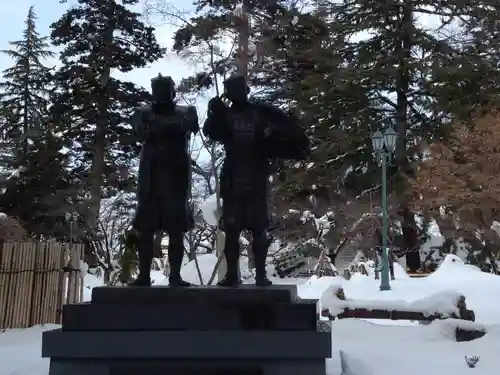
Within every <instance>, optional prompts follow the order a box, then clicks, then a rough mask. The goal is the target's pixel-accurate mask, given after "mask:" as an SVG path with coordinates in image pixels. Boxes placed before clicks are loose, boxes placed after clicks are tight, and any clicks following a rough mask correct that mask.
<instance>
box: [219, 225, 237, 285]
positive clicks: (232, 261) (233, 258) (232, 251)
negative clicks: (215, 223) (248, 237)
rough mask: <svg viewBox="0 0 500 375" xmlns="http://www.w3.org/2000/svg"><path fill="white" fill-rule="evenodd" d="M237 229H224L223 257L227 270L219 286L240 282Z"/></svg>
mask: <svg viewBox="0 0 500 375" xmlns="http://www.w3.org/2000/svg"><path fill="white" fill-rule="evenodd" d="M239 234H240V233H239V231H232V230H228V229H226V241H225V244H224V257H225V258H226V263H227V271H226V276H225V277H224V278H223V279H222V280H220V281H219V282H218V283H217V285H219V286H232V287H235V286H238V285H240V284H241V279H240V275H239V272H238V269H239V259H240V242H239Z"/></svg>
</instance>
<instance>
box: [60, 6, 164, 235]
mask: <svg viewBox="0 0 500 375" xmlns="http://www.w3.org/2000/svg"><path fill="white" fill-rule="evenodd" d="M137 3H138V0H116V1H115V0H80V1H79V2H78V5H76V6H75V7H72V8H70V9H69V10H68V11H67V12H66V13H65V14H64V15H63V16H62V17H61V18H60V19H59V20H58V21H57V22H55V23H54V24H52V25H51V28H52V33H51V38H52V42H53V44H54V45H56V46H60V47H62V48H63V49H62V52H61V54H60V60H61V62H62V63H63V66H62V67H61V69H60V70H59V71H58V72H57V84H58V92H59V97H58V100H57V103H56V105H57V106H58V111H59V113H60V115H61V116H66V117H68V118H69V121H70V122H71V123H72V126H71V127H69V128H66V129H63V131H64V136H65V137H66V138H67V139H72V140H73V141H74V144H73V149H72V151H73V154H74V155H75V160H77V161H78V163H79V165H78V170H79V171H80V172H81V173H82V174H83V178H84V181H86V184H87V192H88V194H89V196H90V197H91V198H90V201H89V204H88V206H89V207H90V211H89V213H88V216H87V218H86V220H87V223H88V225H89V227H90V228H92V227H95V225H96V222H97V217H98V212H99V206H100V201H101V198H102V196H103V193H104V194H107V195H112V194H113V193H114V192H115V191H116V186H118V184H119V183H121V182H123V178H122V177H121V176H120V175H119V174H118V173H117V171H118V170H120V169H121V168H123V167H127V166H128V165H129V164H130V160H131V158H133V157H134V156H137V151H138V147H137V144H136V142H135V138H134V137H133V134H132V129H131V127H130V126H128V125H127V124H126V123H127V120H128V118H129V116H130V114H131V111H132V110H133V109H134V107H135V106H137V105H139V104H141V103H142V102H143V101H144V100H145V99H146V98H147V93H146V92H145V91H144V90H143V89H142V88H138V87H136V86H135V85H134V84H133V83H131V82H126V81H121V80H119V79H116V78H114V77H112V71H113V70H118V71H120V72H130V71H132V70H133V69H136V68H142V67H145V66H146V65H147V64H148V63H151V62H154V61H156V60H158V59H159V58H161V57H162V56H163V53H164V51H163V49H162V48H161V47H160V46H159V45H158V43H157V41H156V38H155V35H154V33H153V31H154V30H153V28H152V27H147V26H146V25H144V23H142V22H141V21H140V15H139V14H138V13H134V12H132V11H130V10H129V9H128V8H127V7H128V6H131V5H136V4H137Z"/></svg>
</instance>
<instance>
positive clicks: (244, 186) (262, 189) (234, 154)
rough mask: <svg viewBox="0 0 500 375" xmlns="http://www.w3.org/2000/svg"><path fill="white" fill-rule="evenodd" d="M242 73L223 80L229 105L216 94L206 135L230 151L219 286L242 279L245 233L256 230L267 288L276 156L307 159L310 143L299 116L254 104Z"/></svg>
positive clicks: (261, 280) (223, 179) (223, 181)
mask: <svg viewBox="0 0 500 375" xmlns="http://www.w3.org/2000/svg"><path fill="white" fill-rule="evenodd" d="M248 93H249V88H248V86H247V85H246V82H245V79H244V77H241V76H238V77H232V78H230V79H228V80H226V81H225V82H224V95H225V97H226V98H227V99H228V100H229V101H230V102H231V106H230V107H227V106H226V105H225V104H224V102H223V101H222V99H221V98H219V97H215V98H212V99H211V100H210V102H209V104H208V116H207V120H206V122H205V124H204V127H203V132H204V134H205V135H206V136H207V137H208V138H210V139H211V140H213V141H216V142H219V143H221V144H222V145H223V146H224V149H225V152H226V155H225V159H224V164H223V167H222V171H221V176H220V189H221V190H220V192H221V197H222V199H223V207H222V225H223V230H224V232H225V235H226V242H225V247H224V256H225V258H226V262H227V273H226V276H225V277H224V279H223V280H221V281H220V282H219V283H218V284H219V285H221V286H236V285H238V284H240V283H241V280H240V278H239V272H238V267H239V265H238V263H239V255H240V251H239V237H240V234H241V231H243V230H249V231H250V232H251V233H252V250H253V252H254V258H255V271H256V278H255V282H256V285H259V286H267V285H270V284H271V281H270V280H269V279H268V278H267V275H266V258H267V252H268V247H269V241H268V238H267V228H268V225H269V215H268V205H267V197H268V181H269V175H270V173H272V168H271V166H272V165H274V164H275V161H276V159H279V158H281V159H304V158H305V157H306V156H307V154H308V151H309V141H308V138H307V136H306V135H305V132H304V131H303V130H302V129H301V128H300V126H298V123H297V120H296V119H295V118H294V117H293V116H290V115H287V114H285V113H284V112H283V111H281V110H279V109H277V108H274V107H272V106H268V105H264V104H258V103H252V102H250V101H249V99H248Z"/></svg>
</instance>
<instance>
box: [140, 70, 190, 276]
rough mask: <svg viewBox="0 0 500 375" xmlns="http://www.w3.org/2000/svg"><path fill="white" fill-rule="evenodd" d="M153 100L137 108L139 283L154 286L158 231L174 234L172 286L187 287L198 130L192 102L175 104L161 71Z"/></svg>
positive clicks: (172, 87) (171, 239)
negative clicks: (192, 145) (184, 270)
mask: <svg viewBox="0 0 500 375" xmlns="http://www.w3.org/2000/svg"><path fill="white" fill-rule="evenodd" d="M151 90H152V103H151V104H149V105H145V106H142V107H140V108H138V109H137V111H136V113H135V116H134V127H135V131H136V133H137V135H138V137H139V139H140V141H141V142H142V150H141V155H140V164H139V181H138V191H137V203H138V207H137V212H136V216H135V218H134V223H133V228H134V230H135V232H136V233H137V245H138V249H137V250H138V254H139V276H138V278H137V280H136V281H135V282H134V283H133V285H136V286H149V285H150V284H151V279H150V273H151V262H152V260H153V253H154V234H155V233H156V232H158V231H162V232H166V233H167V234H168V235H169V248H168V261H169V263H170V276H169V282H170V285H171V286H188V285H190V284H189V283H188V282H186V281H184V280H182V278H181V276H180V271H181V264H182V259H183V257H184V234H185V233H186V232H187V231H189V230H191V229H192V228H193V227H194V219H193V213H192V211H191V208H190V205H189V198H190V196H191V157H190V155H189V153H188V144H189V139H190V136H191V134H196V133H197V132H198V131H199V125H198V115H197V113H196V108H195V107H192V106H179V105H177V104H176V103H175V102H174V99H175V94H176V93H175V84H174V82H173V80H172V78H170V77H163V76H161V75H159V76H158V77H156V78H153V79H152V80H151Z"/></svg>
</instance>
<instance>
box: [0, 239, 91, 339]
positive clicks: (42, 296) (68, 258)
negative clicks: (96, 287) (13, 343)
mask: <svg viewBox="0 0 500 375" xmlns="http://www.w3.org/2000/svg"><path fill="white" fill-rule="evenodd" d="M81 259H83V246H82V245H81V244H73V245H72V249H70V248H69V245H68V244H62V243H58V242H4V243H3V244H1V245H0V329H6V328H27V327H31V326H33V325H37V324H47V323H56V324H59V323H60V322H61V311H62V305H63V304H65V303H78V302H81V300H82V294H83V282H82V279H81V277H80V260H81Z"/></svg>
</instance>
